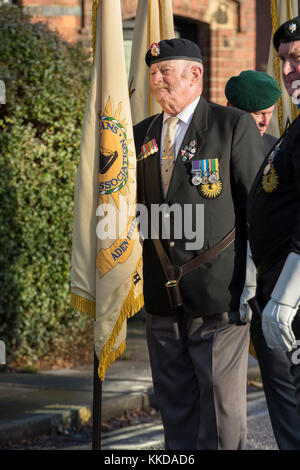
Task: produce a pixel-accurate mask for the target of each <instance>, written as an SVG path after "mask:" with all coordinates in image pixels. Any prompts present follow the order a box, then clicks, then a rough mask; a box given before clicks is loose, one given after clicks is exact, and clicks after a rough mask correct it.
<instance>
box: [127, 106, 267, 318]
mask: <svg viewBox="0 0 300 470" xmlns="http://www.w3.org/2000/svg"><path fill="white" fill-rule="evenodd" d="M152 119H153V118H148V119H146V120H144V121H142V122H140V123H139V124H137V125H136V126H135V128H134V135H135V144H136V152H137V156H139V154H140V153H141V147H142V145H143V144H144V143H147V142H149V141H151V140H152V139H156V142H157V144H158V147H159V148H160V145H161V142H160V138H161V129H162V121H163V115H162V114H161V115H159V116H158V118H157V119H156V120H155V122H154V124H153V126H152V127H151V129H150V131H149V132H148V133H147V129H148V127H149V124H150V122H151V121H152ZM146 133H147V135H146ZM193 141H195V142H196V145H195V148H196V153H195V154H194V156H193V158H192V160H201V159H213V158H218V159H219V163H220V178H221V180H222V184H223V189H222V192H221V194H220V195H219V196H218V197H214V198H211V199H205V198H204V197H203V196H202V195H201V194H200V187H199V186H194V185H193V184H192V183H191V161H192V160H189V161H187V162H184V161H183V160H182V154H181V151H179V153H178V155H177V158H176V162H175V165H174V169H173V173H172V177H171V181H170V186H169V190H168V193H167V195H166V199H165V200H164V198H163V195H162V190H161V176H160V154H159V151H158V152H156V153H154V154H153V155H150V156H149V157H147V158H145V159H143V160H138V163H137V167H138V180H139V183H141V181H140V179H141V178H142V176H141V173H142V172H141V165H143V173H144V178H143V193H144V194H143V197H144V199H145V201H146V204H147V206H148V208H149V209H150V206H151V205H152V204H163V203H166V204H168V205H169V206H171V205H172V204H175V203H177V204H178V203H179V204H180V205H181V206H182V207H183V205H184V204H191V205H192V207H193V208H194V209H195V206H196V204H204V245H203V247H202V249H199V250H195V251H193V250H187V249H186V247H185V244H186V242H190V241H191V240H187V239H186V238H185V236H184V233H183V236H182V238H181V239H173V238H172V237H171V239H170V240H163V245H164V248H165V251H166V252H167V253H168V256H169V258H170V260H171V262H172V263H173V264H179V265H182V264H183V263H185V262H187V261H189V260H190V259H191V258H193V257H195V256H197V255H199V254H200V253H201V252H203V251H205V250H207V249H208V248H210V247H212V246H214V245H216V244H217V243H218V242H219V241H220V240H221V239H222V238H224V237H225V236H226V235H227V234H228V233H229V232H230V231H231V230H232V229H233V227H234V226H236V230H237V234H236V239H235V242H234V243H232V244H231V245H230V246H229V247H228V248H226V249H225V250H224V251H223V252H222V253H220V254H219V255H217V256H216V257H215V258H214V259H212V260H211V261H209V262H207V263H205V264H204V265H202V266H200V267H198V268H197V269H196V270H194V271H193V272H191V273H190V274H187V275H186V276H184V277H183V278H182V279H181V281H180V289H181V293H182V297H183V305H184V309H185V310H186V311H187V312H189V313H190V314H192V315H193V316H206V315H214V314H218V313H222V312H226V311H229V310H238V308H239V299H240V295H241V291H242V288H243V285H244V277H245V259H246V204H247V199H248V195H249V190H250V188H251V185H252V183H253V181H254V178H255V175H256V173H257V171H258V169H259V167H260V165H261V162H262V160H263V158H264V145H263V141H262V139H261V136H260V134H259V132H258V129H257V126H256V124H255V122H254V120H253V118H252V117H251V116H250V114H249V113H246V112H243V111H240V110H238V109H235V108H231V107H224V106H220V105H217V104H215V103H210V102H207V101H206V100H205V99H203V98H202V97H201V99H200V101H199V103H198V105H197V108H196V110H195V113H194V115H193V118H192V121H191V124H190V126H189V128H188V130H187V132H186V135H185V137H184V140H183V142H182V145H181V149H184V148H185V147H186V146H188V145H189V144H190V143H191V142H193ZM140 197H141V196H140ZM141 202H142V201H141ZM193 224H194V229H195V214H194V213H193ZM183 232H184V227H183ZM171 233H172V231H171ZM170 242H171V244H170ZM143 266H144V267H143V270H144V297H145V308H146V310H147V311H148V312H149V313H152V314H157V315H170V314H172V313H174V311H173V310H172V309H171V308H170V305H169V301H168V295H167V292H166V288H165V283H166V277H165V274H164V271H163V269H162V267H161V265H160V262H159V259H158V256H157V254H156V251H155V248H154V245H153V243H152V241H151V239H146V240H145V241H144V248H143Z"/></svg>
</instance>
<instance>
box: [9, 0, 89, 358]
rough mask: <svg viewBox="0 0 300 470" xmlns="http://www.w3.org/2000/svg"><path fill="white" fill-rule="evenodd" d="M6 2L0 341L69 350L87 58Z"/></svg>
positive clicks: (33, 349) (74, 318)
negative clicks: (76, 193) (76, 182)
mask: <svg viewBox="0 0 300 470" xmlns="http://www.w3.org/2000/svg"><path fill="white" fill-rule="evenodd" d="M30 20H31V19H30V16H28V15H26V14H24V13H22V11H21V10H20V9H19V8H17V7H14V6H7V5H4V4H1V0H0V80H4V82H5V85H6V104H5V105H3V104H2V105H0V293H1V294H0V295H1V300H0V339H2V340H4V341H5V342H6V346H7V350H8V353H9V356H10V357H11V358H19V357H21V356H24V355H25V356H27V357H28V358H30V359H32V360H35V359H37V358H39V357H41V356H42V355H44V354H48V353H49V352H50V351H52V352H53V351H55V350H57V352H58V354H59V349H61V348H63V347H64V346H65V345H66V344H71V343H72V341H73V340H74V339H75V338H77V337H78V335H79V334H80V333H82V332H83V331H84V329H85V328H86V326H87V323H88V322H89V321H90V319H88V318H86V317H85V316H84V315H82V314H78V313H77V312H75V311H74V310H72V309H71V308H69V306H68V304H69V290H70V268H71V249H72V227H73V196H74V180H75V173H76V168H77V164H78V160H79V152H80V137H81V128H82V120H83V115H84V109H85V104H86V100H87V94H88V89H89V83H90V71H91V63H90V60H89V56H88V55H87V54H86V53H85V52H84V51H83V49H82V47H81V46H80V45H79V44H76V45H69V44H67V43H65V42H64V41H63V40H62V39H61V38H60V37H59V36H58V35H57V34H56V33H54V32H51V31H50V30H49V29H48V28H47V27H46V26H45V25H43V24H41V23H36V24H33V23H31V21H30Z"/></svg>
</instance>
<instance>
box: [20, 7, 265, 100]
mask: <svg viewBox="0 0 300 470" xmlns="http://www.w3.org/2000/svg"><path fill="white" fill-rule="evenodd" d="M137 3H138V0H121V5H122V17H123V20H128V19H132V18H134V17H135V12H136V7H137ZM22 5H23V6H24V7H27V8H28V9H29V11H30V13H31V14H33V15H34V17H35V19H36V20H42V21H46V22H47V23H48V24H49V25H50V27H51V28H53V29H56V30H58V31H59V33H60V34H61V35H62V36H63V37H64V38H65V39H66V40H67V41H75V40H78V39H79V40H82V41H83V42H84V43H85V45H86V46H87V47H90V45H91V6H92V0H22ZM173 10H174V16H175V20H176V19H178V20H180V21H181V22H182V20H185V21H186V22H190V24H193V27H194V29H195V25H196V30H197V31H198V34H197V37H198V43H199V45H200V47H201V49H202V53H203V56H204V66H205V80H204V94H205V96H206V97H208V98H209V99H211V100H213V101H216V102H218V103H221V104H225V97H224V87H225V84H226V82H227V80H228V79H229V78H230V77H231V76H232V75H237V74H239V73H240V72H241V71H242V70H246V69H255V68H257V69H258V70H263V69H264V68H265V66H266V61H267V57H268V52H269V44H270V37H271V17H270V13H269V12H270V0H264V1H261V0H243V1H238V0H222V1H221V0H173ZM187 33H188V30H187ZM187 37H188V36H187ZM257 38H258V40H257Z"/></svg>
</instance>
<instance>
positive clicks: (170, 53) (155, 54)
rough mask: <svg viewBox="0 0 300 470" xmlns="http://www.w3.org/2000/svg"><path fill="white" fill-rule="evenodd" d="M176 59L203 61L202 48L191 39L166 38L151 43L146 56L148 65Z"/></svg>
mask: <svg viewBox="0 0 300 470" xmlns="http://www.w3.org/2000/svg"><path fill="white" fill-rule="evenodd" d="M174 59H184V60H192V61H193V60H195V61H197V62H202V56H201V50H200V48H199V47H198V46H197V44H196V43H195V42H193V41H190V40H189V39H183V38H174V39H164V40H162V41H160V42H159V43H153V44H151V46H150V48H149V50H148V51H147V54H146V57H145V60H146V64H147V65H148V67H150V65H151V64H154V63H156V62H162V61H163V60H174Z"/></svg>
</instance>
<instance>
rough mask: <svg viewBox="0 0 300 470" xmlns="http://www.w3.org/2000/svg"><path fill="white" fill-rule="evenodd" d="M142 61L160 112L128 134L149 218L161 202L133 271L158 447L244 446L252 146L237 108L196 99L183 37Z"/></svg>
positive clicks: (189, 49) (253, 133) (193, 51)
mask: <svg viewBox="0 0 300 470" xmlns="http://www.w3.org/2000/svg"><path fill="white" fill-rule="evenodd" d="M146 63H147V65H148V66H149V68H150V83H151V89H152V92H153V94H154V96H155V98H156V100H157V101H158V103H160V105H161V107H162V109H163V113H162V114H160V115H156V116H152V117H150V118H147V119H146V120H144V121H142V122H141V123H139V124H137V125H136V126H135V128H134V133H135V144H136V151H137V159H138V163H137V167H138V170H137V171H138V185H139V202H141V203H144V204H145V205H146V207H147V209H148V213H149V214H151V210H154V209H157V208H158V207H160V208H161V209H162V210H161V212H162V214H161V215H162V220H161V224H160V226H157V224H155V227H154V228H155V230H153V232H152V238H151V235H150V234H149V233H146V234H145V240H144V248H143V265H144V268H143V271H144V273H143V274H144V297H145V308H146V311H147V341H148V348H149V354H150V362H151V368H152V375H153V384H154V390H155V393H156V396H157V400H158V405H159V408H160V411H161V415H162V420H163V425H164V432H165V448H166V449H172V450H183V449H199V450H200V449H202V450H204V449H244V448H245V446H246V422H247V421H246V377H247V362H248V344H249V327H248V325H245V324H243V323H241V322H240V318H239V300H240V296H241V292H242V289H243V285H244V279H245V260H246V245H247V242H246V205H247V199H248V194H249V189H250V187H251V185H252V183H253V180H254V177H255V175H256V173H257V171H258V168H259V166H260V164H261V161H262V159H263V155H264V147H263V142H262V139H261V137H260V134H259V132H258V129H257V127H256V125H255V122H254V120H253V119H252V117H251V116H250V115H249V114H248V113H245V112H243V111H240V110H237V109H234V108H229V107H224V106H220V105H217V104H215V103H211V102H208V101H206V100H205V99H204V98H203V97H202V96H201V95H202V78H203V64H202V57H201V51H200V49H199V47H198V46H197V45H196V44H195V43H193V42H191V41H189V40H186V39H180V38H176V39H171V40H164V41H161V42H160V43H158V44H152V45H151V47H150V49H149V50H148V52H147V54H146ZM174 118H175V119H174ZM175 206H176V209H178V207H179V208H180V209H181V211H178V210H177V212H176V210H174V207H175ZM198 209H199V210H198ZM199 214H200V215H199ZM180 215H181V217H180ZM166 224H168V229H169V230H166ZM152 226H153V212H152V215H151V216H150V227H151V228H153V227H152ZM149 231H150V230H149ZM153 233H154V234H158V236H159V238H155V236H153ZM191 233H194V234H195V238H196V239H194V240H193V239H192V238H191V236H190V235H191ZM178 234H180V235H178ZM199 234H200V235H199ZM197 238H198V239H197ZM199 240H200V241H201V243H200V242H199ZM168 294H169V295H168Z"/></svg>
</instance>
